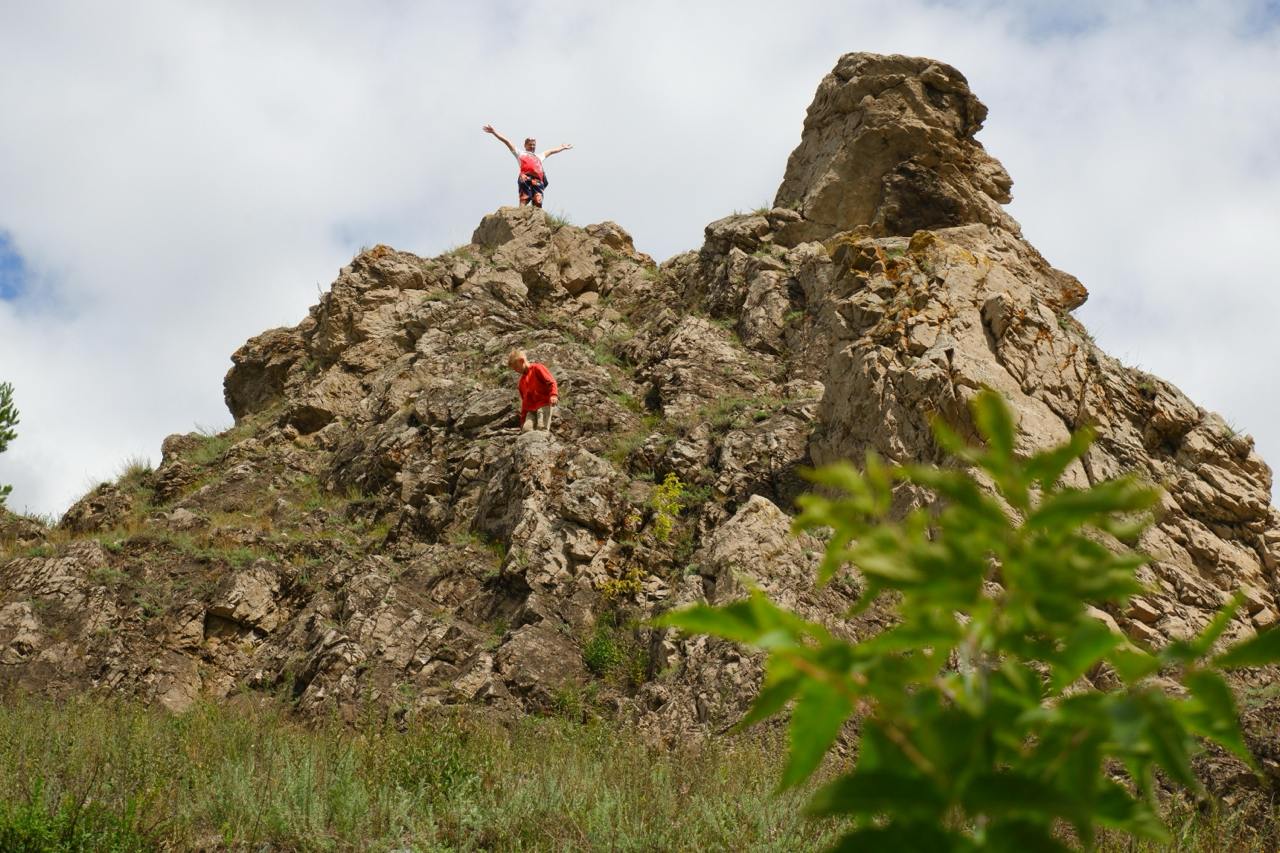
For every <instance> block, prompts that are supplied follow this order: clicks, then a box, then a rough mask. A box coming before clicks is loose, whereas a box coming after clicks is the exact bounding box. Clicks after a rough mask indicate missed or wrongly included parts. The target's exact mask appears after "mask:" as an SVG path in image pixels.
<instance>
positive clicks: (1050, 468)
mask: <svg viewBox="0 0 1280 853" xmlns="http://www.w3.org/2000/svg"><path fill="white" fill-rule="evenodd" d="M1093 440H1094V433H1093V430H1091V429H1087V428H1086V429H1082V430H1077V431H1076V432H1074V433H1072V434H1071V438H1070V439H1069V440H1068V441H1067V442H1066V443H1065V444H1060V445H1058V446H1057V447H1054V448H1050V449H1049V450H1043V451H1041V452H1039V453H1037V454H1036V455H1035V456H1032V457H1031V458H1030V459H1028V460H1027V477H1028V478H1029V479H1030V480H1032V481H1033V482H1036V483H1039V484H1040V486H1041V488H1043V489H1049V488H1052V487H1053V486H1054V485H1056V484H1057V482H1058V480H1059V479H1061V477H1062V474H1063V473H1064V472H1065V471H1066V470H1067V467H1068V466H1070V465H1071V463H1072V462H1074V461H1075V460H1076V459H1079V458H1080V457H1081V456H1083V455H1084V454H1085V451H1087V450H1088V449H1089V445H1091V444H1093Z"/></svg>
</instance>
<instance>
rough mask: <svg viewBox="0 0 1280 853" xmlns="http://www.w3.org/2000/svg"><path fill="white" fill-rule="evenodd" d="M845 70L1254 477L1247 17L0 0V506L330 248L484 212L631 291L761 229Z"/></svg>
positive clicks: (95, 453) (748, 1) (1273, 18)
mask: <svg viewBox="0 0 1280 853" xmlns="http://www.w3.org/2000/svg"><path fill="white" fill-rule="evenodd" d="M849 51H872V52H879V53H905V54H913V55H921V56H929V57H933V58H935V59H939V60H942V61H945V62H947V63H950V64H951V65H954V66H955V67H957V68H959V69H960V70H961V71H962V72H963V73H964V74H965V76H966V77H967V78H968V79H969V82H970V85H971V86H972V88H973V90H974V92H975V93H976V94H977V95H978V96H979V97H980V98H981V99H982V100H983V101H984V102H985V103H986V104H987V106H988V107H989V108H990V115H989V117H988V119H987V123H986V127H985V128H984V130H983V131H982V132H981V133H980V134H979V136H978V139H979V140H980V141H981V142H982V143H983V144H984V145H985V147H986V148H987V150H988V151H989V152H990V153H991V154H993V155H994V156H995V157H996V158H997V159H999V160H1000V161H1001V162H1003V163H1004V165H1005V167H1006V168H1007V169H1008V171H1009V173H1010V174H1011V175H1012V176H1013V179H1014V190H1013V191H1014V196H1015V199H1014V202H1013V204H1012V205H1010V207H1009V210H1010V212H1011V213H1012V215H1013V216H1014V217H1015V218H1017V219H1018V220H1019V221H1020V222H1021V223H1022V226H1023V232H1024V234H1025V235H1026V236H1027V238H1028V239H1029V240H1030V241H1031V242H1032V243H1033V244H1034V245H1035V246H1036V247H1037V248H1038V249H1039V250H1040V251H1041V252H1042V253H1043V254H1044V255H1045V257H1046V258H1048V259H1049V261H1050V262H1051V263H1053V264H1054V265H1055V266H1057V267H1059V268H1060V269H1064V270H1066V271H1068V272H1070V273H1072V274H1074V275H1076V276H1077V277H1079V278H1080V279H1081V280H1082V281H1083V282H1084V284H1085V285H1086V286H1087V287H1088V288H1089V290H1090V292H1091V296H1090V299H1089V302H1088V303H1087V304H1086V305H1085V306H1084V307H1083V308H1081V309H1079V311H1078V312H1077V316H1078V317H1079V319H1081V321H1082V322H1084V324H1085V325H1086V326H1087V327H1088V328H1089V329H1090V331H1091V332H1092V333H1093V335H1094V336H1095V338H1096V339H1097V341H1098V342H1099V344H1100V345H1101V346H1102V347H1103V348H1104V349H1106V350H1107V351H1109V352H1111V353H1112V354H1113V355H1116V356H1117V357H1119V358H1121V359H1122V360H1123V361H1125V362H1126V363H1128V364H1131V365H1134V366H1137V367H1141V368H1143V369H1145V370H1148V371H1151V372H1153V373H1156V374H1158V375H1160V376H1162V377H1164V378H1166V379H1169V380H1170V381H1172V382H1174V383H1175V384H1176V385H1178V386H1179V387H1181V388H1182V389H1183V390H1184V391H1185V392H1186V393H1187V394H1189V395H1190V396H1191V398H1192V399H1194V400H1195V401H1196V402H1197V403H1199V404H1200V405H1202V406H1204V407H1206V408H1209V409H1213V410H1217V411H1219V412H1221V413H1222V414H1223V416H1224V417H1226V418H1227V419H1228V421H1229V422H1230V423H1232V424H1234V425H1235V426H1236V427H1237V428H1239V429H1241V430H1243V431H1245V432H1247V433H1249V434H1251V435H1253V436H1254V437H1255V438H1256V440H1257V445H1258V448H1259V451H1260V452H1261V454H1262V456H1263V457H1264V458H1265V459H1268V460H1270V461H1271V462H1272V463H1278V462H1280V393H1278V392H1277V385H1278V384H1280V383H1278V381H1277V380H1280V367H1278V366H1277V360H1276V357H1275V351H1274V350H1273V348H1272V346H1273V341H1274V340H1275V339H1276V338H1277V333H1278V332H1280V273H1278V272H1277V264H1276V262H1275V258H1276V252H1275V251H1274V250H1273V246H1274V245H1275V244H1276V239H1277V234H1280V143H1277V140H1280V85H1277V82H1278V81H1280V0H1213V2H1207V0H1205V2H1193V0H1166V2H1141V0H1076V1H1075V2H1061V3H1059V2H1010V1H1009V0H893V2H881V1H880V0H833V2H806V1H805V0H793V2H791V3H789V4H785V5H784V4H780V3H777V2H776V0H769V2H758V0H736V2H700V3H688V2H652V3H643V4H641V3H632V4H605V3H600V2H598V0H591V2H580V0H556V2H541V0H527V2H519V3H516V2H488V3H486V2H474V3H468V4H463V3H454V2H449V3H444V2H408V0H375V1H374V2H366V3H361V4H351V3H338V2H316V0H310V2H273V3H269V4H268V3H260V2H234V0H226V2H219V3H208V2H198V0H185V2H184V0H156V2H145V0H119V2H115V3H110V4H105V3H83V2H75V3H73V2H60V0H42V2H40V3H30V2H25V0H0V381H8V382H11V383H13V385H14V387H15V400H16V403H17V405H18V408H19V410H20V412H21V415H22V422H21V424H20V426H19V428H18V433H19V435H18V438H17V440H15V441H14V442H13V443H12V444H11V445H10V448H9V450H8V451H7V452H6V453H4V454H0V483H12V484H13V485H14V492H13V494H12V496H11V497H10V499H9V502H8V506H9V507H10V508H11V509H15V510H19V511H24V510H25V511H30V512H36V513H42V514H48V515H55V516H56V515H59V514H61V512H62V511H64V510H65V509H66V507H67V506H68V505H69V504H70V503H71V502H72V501H74V500H75V499H76V498H77V497H79V496H80V495H81V494H83V493H84V492H85V491H86V490H87V489H88V488H90V487H91V486H92V485H93V484H95V483H96V482H99V481H101V480H103V479H108V478H111V477H113V476H114V475H115V474H116V473H117V472H118V471H119V470H120V469H121V468H122V467H123V466H124V464H125V463H126V461H128V460H131V459H138V458H149V459H151V460H152V461H153V462H158V461H159V455H160V454H159V448H160V443H161V441H162V440H163V438H164V437H165V436H166V435H168V434H170V433H174V432H187V431H190V430H192V429H195V428H197V427H203V428H214V429H216V428H222V427H226V426H229V425H230V423H231V416H230V414H229V413H228V412H227V410H226V407H225V405H224V403H223V400H222V377H223V375H224V374H225V372H226V370H227V369H228V368H229V367H230V365H231V362H230V355H231V353H232V352H233V351H235V349H236V348H237V347H239V346H240V345H241V344H242V343H243V342H244V341H245V340H247V339H248V338H250V337H252V336H254V335H256V334H258V333H259V332H261V331H263V330H265V329H268V328H271V327H274V326H281V325H293V324H295V323H297V322H298V321H299V320H301V319H302V318H303V317H304V316H305V315H306V312H307V309H308V308H309V307H310V306H311V305H312V304H314V302H315V301H316V298H317V296H318V294H319V292H320V290H321V289H323V288H326V287H327V286H328V285H329V283H330V282H331V281H332V280H333V279H334V278H335V277H336V275H337V273H338V271H339V269H341V267H342V266H343V265H344V264H345V263H346V262H347V261H349V260H350V258H351V257H352V256H353V255H354V254H356V253H357V252H358V251H359V250H360V248H361V247H362V246H373V245H376V244H378V243H386V244H389V245H391V246H394V247H396V248H398V249H403V250H407V251H412V252H415V253H418V254H420V255H435V254H438V253H440V252H442V251H445V250H447V249H449V248H451V247H453V246H455V245H458V244H461V243H465V242H467V241H468V240H469V238H470V235H471V232H472V230H473V229H474V228H475V226H476V224H478V222H479V221H480V219H481V217H482V216H483V215H484V214H485V213H487V212H489V211H491V210H493V209H495V208H497V207H498V206H500V205H504V204H511V203H513V201H514V195H515V187H514V186H513V184H514V175H513V166H512V162H511V159H510V155H509V154H507V153H506V152H505V150H504V149H503V148H502V147H501V145H500V143H498V142H496V141H495V140H493V139H492V138H491V137H488V136H486V135H484V134H482V133H481V130H480V128H481V126H482V125H484V124H486V123H492V124H494V125H495V126H496V127H497V128H498V129H499V130H500V131H502V132H503V133H505V134H506V135H507V136H509V137H511V138H512V139H514V140H517V141H518V140H519V139H522V138H523V137H525V136H534V137H536V138H537V139H538V141H539V147H540V148H547V147H550V146H552V145H556V144H559V143H562V142H570V143H573V145H574V146H575V147H574V149H573V150H572V151H569V152H566V153H563V154H559V155H557V156H556V157H555V159H553V160H551V161H549V162H548V164H547V169H548V175H549V177H550V178H551V185H550V187H549V190H548V195H547V206H548V208H550V209H551V210H553V211H555V212H557V213H560V214H562V215H564V216H566V217H567V218H569V219H570V220H571V221H573V222H575V223H578V224H586V223H590V222H598V221H602V220H606V219H609V220H614V221H616V222H618V223H619V224H621V225H622V226H623V227H624V228H626V229H627V230H628V231H629V232H630V233H631V234H632V235H633V236H634V237H635V240H636V244H637V246H638V248H640V249H641V250H642V251H646V252H648V253H649V254H651V255H653V256H654V257H655V258H657V259H659V260H661V259H664V258H666V257H668V256H670V255H672V254H675V253H677V252H680V251H683V250H686V249H692V248H697V247H698V246H699V245H700V244H701V241H702V229H703V226H704V225H705V224H706V223H708V222H710V221H712V220H714V219H717V218H719V217H721V216H724V215H726V214H728V213H731V212H733V211H734V210H749V209H753V208H756V207H759V206H761V205H763V204H767V203H768V202H770V201H771V200H772V198H773V196H774V193H775V191H776V189H777V186H778V183H779V182H780V181H781V178H782V172H783V169H784V167H785V165H786V159H787V155H788V154H789V153H790V151H791V150H792V149H793V148H794V147H795V146H796V144H797V143H798V142H799V139H800V132H801V124H802V122H803V119H804V113H805V109H806V108H807V106H808V104H809V102H810V100H811V99H812V97H813V93H814V90H815V89H816V87H817V85H818V81H819V80H820V79H821V78H822V76H823V75H824V74H826V73H827V72H828V71H829V70H830V69H831V68H832V66H834V64H835V62H836V60H837V58H838V57H839V56H840V55H841V54H843V53H846V52H849Z"/></svg>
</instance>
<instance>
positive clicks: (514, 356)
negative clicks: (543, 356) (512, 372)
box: [507, 349, 529, 365]
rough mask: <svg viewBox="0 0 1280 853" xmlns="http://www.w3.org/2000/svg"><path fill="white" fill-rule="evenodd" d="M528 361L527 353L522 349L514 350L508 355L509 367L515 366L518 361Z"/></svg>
mask: <svg viewBox="0 0 1280 853" xmlns="http://www.w3.org/2000/svg"><path fill="white" fill-rule="evenodd" d="M528 360H529V356H528V354H527V353H525V351H524V350H522V349H513V350H512V351H511V352H509V353H507V364H508V365H512V364H515V363H516V362H517V361H528Z"/></svg>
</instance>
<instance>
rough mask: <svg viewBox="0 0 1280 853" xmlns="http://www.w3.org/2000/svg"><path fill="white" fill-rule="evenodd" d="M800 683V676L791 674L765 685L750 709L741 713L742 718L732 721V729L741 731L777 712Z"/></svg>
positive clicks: (784, 705)
mask: <svg viewBox="0 0 1280 853" xmlns="http://www.w3.org/2000/svg"><path fill="white" fill-rule="evenodd" d="M800 685H801V678H800V676H799V675H792V676H790V677H788V678H784V679H781V680H779V681H777V682H775V683H774V684H769V685H766V686H765V687H764V688H762V689H761V690H760V693H759V695H757V696H756V701H755V702H753V703H752V705H751V709H750V710H749V711H747V713H745V714H743V715H742V719H740V720H738V722H736V723H734V725H733V728H734V730H735V731H742V730H743V729H746V728H749V727H751V726H754V725H755V724H756V723H758V722H760V721H761V720H766V719H768V718H769V717H772V716H773V715H775V714H777V713H778V712H779V711H781V710H782V709H783V708H784V707H786V704H787V702H789V701H791V697H792V696H794V695H795V694H796V691H797V690H799V689H800Z"/></svg>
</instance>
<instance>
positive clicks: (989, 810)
mask: <svg viewBox="0 0 1280 853" xmlns="http://www.w3.org/2000/svg"><path fill="white" fill-rule="evenodd" d="M962 802H963V803H964V805H965V807H966V808H967V809H969V811H971V812H974V813H978V814H986V815H991V816H1006V815H1040V816H1043V817H1044V818H1046V820H1047V819H1048V818H1049V817H1061V818H1068V819H1075V818H1078V817H1080V816H1081V814H1082V810H1081V807H1080V804H1079V803H1078V802H1076V801H1075V799H1074V798H1073V797H1072V796H1071V795H1070V794H1068V793H1067V792H1064V791H1059V790H1057V789H1056V788H1054V787H1052V786H1050V785H1046V784H1045V783H1044V782H1041V781H1040V780H1039V779H1036V778H1034V777H1032V776H1028V775H1026V774H1022V773H1016V772H1005V773H982V774H978V775H976V776H974V777H973V778H972V779H971V780H970V782H969V784H968V786H967V787H966V789H965V791H964V795H963V798H962Z"/></svg>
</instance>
